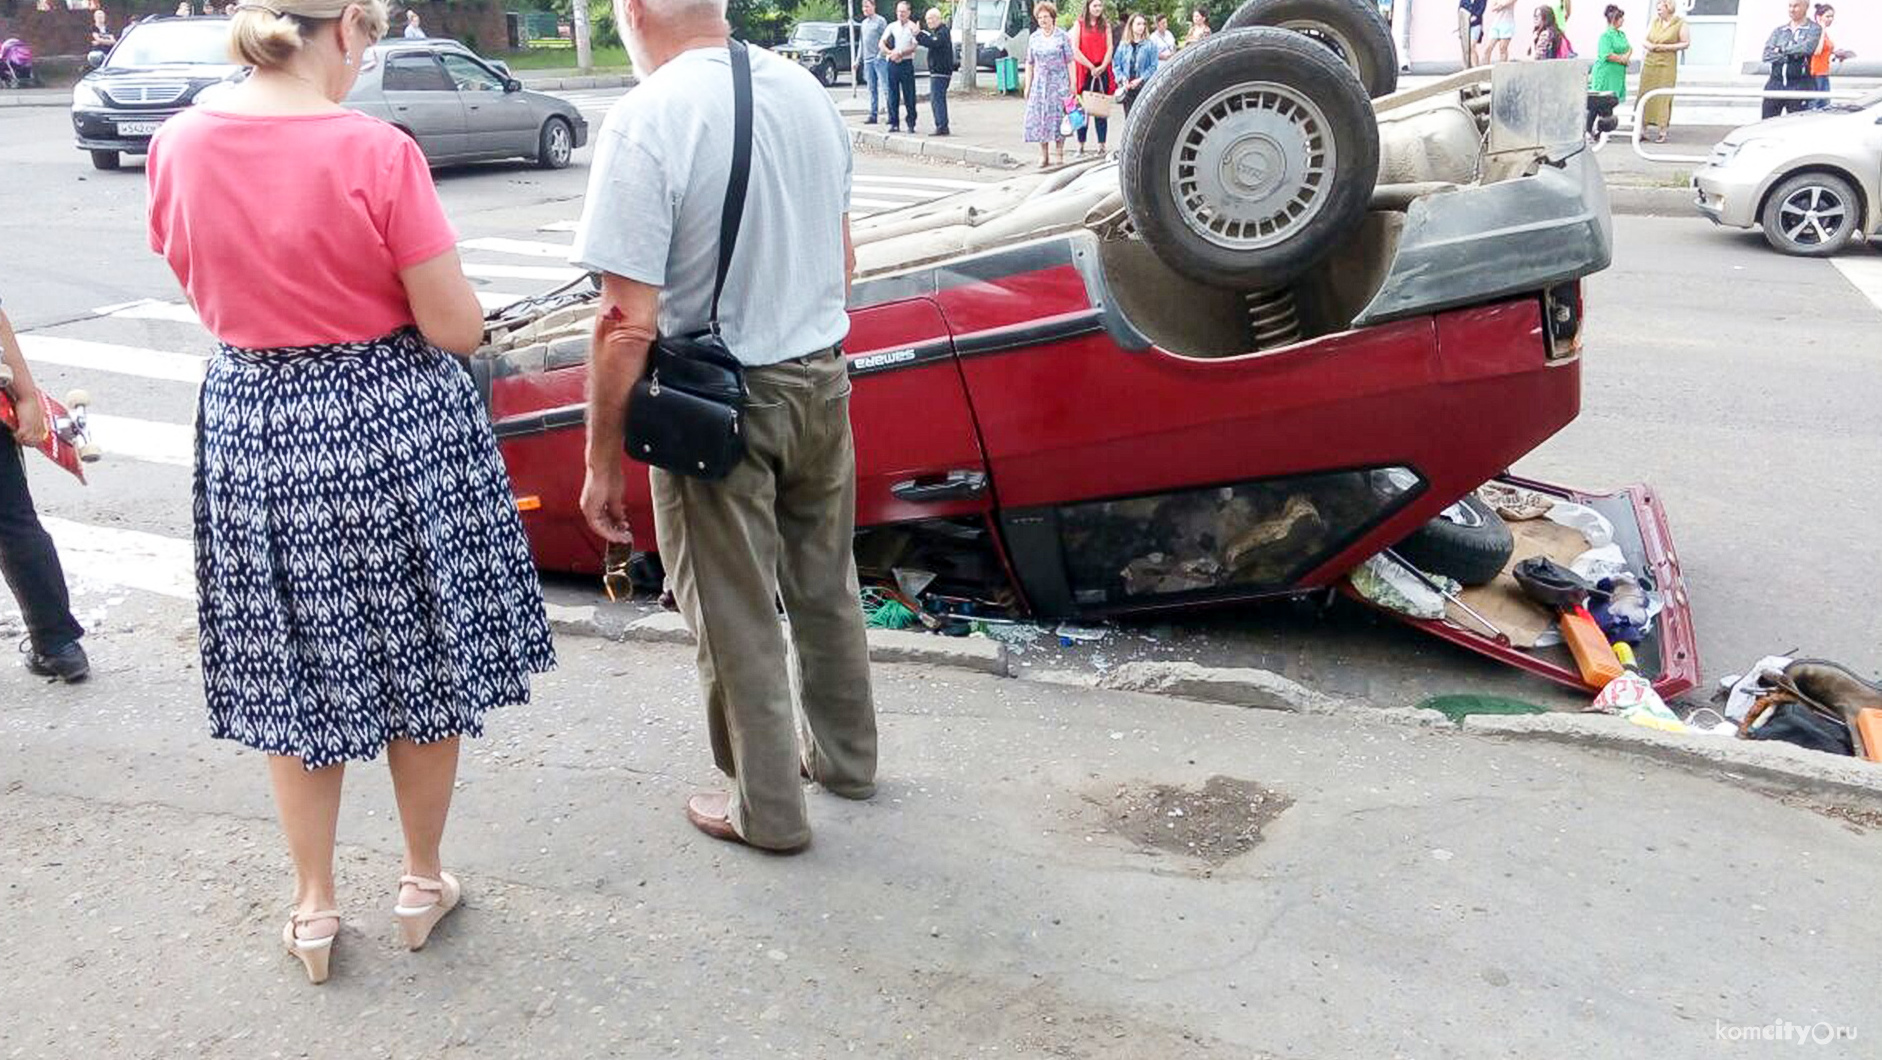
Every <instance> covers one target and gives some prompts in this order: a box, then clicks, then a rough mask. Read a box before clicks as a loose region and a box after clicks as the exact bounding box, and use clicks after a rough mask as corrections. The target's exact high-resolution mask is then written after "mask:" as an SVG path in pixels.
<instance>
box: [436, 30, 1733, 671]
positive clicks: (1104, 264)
mask: <svg viewBox="0 0 1882 1060" xmlns="http://www.w3.org/2000/svg"><path fill="white" fill-rule="evenodd" d="M1251 35H1252V37H1253V39H1240V38H1247V37H1250V36H1251ZM1283 36H1285V37H1289V38H1293V37H1298V36H1299V35H1298V34H1293V33H1283V32H1282V31H1278V30H1237V31H1232V32H1227V33H1223V34H1219V35H1217V36H1216V37H1215V38H1212V39H1211V41H1210V42H1206V43H1208V47H1207V48H1203V47H1200V46H1199V47H1198V48H1196V49H1189V50H1186V51H1185V52H1184V53H1182V55H1180V56H1179V58H1178V60H1177V61H1176V62H1175V63H1173V64H1172V68H1171V70H1170V71H1168V73H1170V74H1173V75H1175V76H1172V77H1170V79H1169V80H1167V81H1165V82H1163V83H1162V84H1161V86H1160V88H1161V89H1162V91H1163V93H1164V94H1163V95H1162V96H1157V95H1154V94H1152V93H1151V92H1148V91H1147V92H1146V94H1145V96H1144V97H1143V98H1142V100H1141V101H1140V102H1139V104H1138V107H1137V108H1136V109H1134V112H1133V122H1132V129H1133V131H1134V134H1133V136H1132V137H1131V138H1130V139H1129V140H1128V141H1127V143H1126V145H1125V152H1124V156H1125V157H1124V161H1123V162H1122V163H1113V162H1104V163H1097V164H1092V165H1087V166H1083V167H1073V168H1071V169H1068V170H1062V171H1058V172H1049V173H1041V174H1033V175H1027V176H1024V177H1019V178H1015V179H1013V180H1010V181H1007V182H1005V183H1002V184H998V185H991V186H989V187H987V188H986V189H984V190H977V191H972V192H967V193H963V194H962V195H959V196H955V197H953V198H950V199H946V200H941V201H939V202H936V203H932V204H929V205H927V206H925V207H923V208H920V209H919V210H916V211H906V212H902V213H897V214H893V215H889V216H886V217H879V218H872V219H870V220H868V221H865V222H862V223H861V224H859V225H858V226H857V227H856V230H855V238H856V242H857V244H858V248H857V249H858V256H859V278H858V281H857V283H856V285H855V288H854V292H853V296H852V300H851V307H850V313H851V321H852V330H851V333H850V336H849V339H848V341H847V343H846V348H847V352H848V356H849V361H850V372H851V376H852V379H853V380H854V390H853V394H852V402H851V409H852V412H851V415H852V422H853V426H854V431H855V437H856V450H857V459H858V493H857V524H858V527H859V532H858V544H857V548H858V557H859V563H860V565H861V567H862V568H863V570H864V572H865V577H866V578H867V577H868V576H869V575H870V574H872V573H873V574H875V575H877V576H879V577H886V576H887V572H889V571H892V570H894V569H897V568H909V567H918V568H920V569H922V570H923V571H926V572H930V573H932V574H934V575H935V579H934V581H933V583H932V585H931V587H930V588H929V589H928V590H927V591H929V592H932V593H936V594H939V595H940V596H942V597H947V598H954V599H961V600H972V601H978V602H980V603H981V604H982V605H983V606H988V607H1005V608H1007V609H1008V610H1009V611H1010V612H1012V613H1015V614H1021V615H1031V616H1035V617H1040V618H1048V617H1050V618H1061V617H1065V618H1099V617H1107V616H1116V615H1122V614H1126V613H1131V612H1145V611H1163V610H1170V609H1179V608H1193V607H1197V606H1201V605H1222V604H1228V603H1232V602H1236V601H1244V600H1250V599H1255V598H1260V597H1267V596H1276V595H1286V594H1298V593H1302V592H1305V591H1309V590H1314V589H1320V588H1327V587H1335V586H1339V585H1342V584H1343V583H1344V581H1345V578H1346V575H1347V573H1348V572H1349V571H1350V570H1352V569H1353V568H1354V567H1355V566H1356V565H1358V564H1360V563H1362V562H1364V561H1365V560H1367V559H1368V558H1369V557H1372V556H1374V555H1377V554H1379V553H1380V552H1381V551H1382V550H1385V549H1387V548H1389V547H1392V546H1394V545H1397V544H1399V543H1401V542H1405V541H1406V539H1407V538H1410V537H1414V536H1416V535H1417V534H1419V533H1420V532H1421V531H1422V530H1423V529H1424V528H1426V527H1427V524H1429V523H1431V522H1432V521H1433V520H1439V522H1440V523H1441V522H1442V519H1441V515H1442V513H1445V512H1447V510H1451V511H1455V510H1456V509H1455V507H1454V506H1456V505H1458V502H1460V500H1461V499H1463V498H1466V497H1468V496H1470V495H1471V494H1472V493H1473V491H1475V490H1477V489H1478V487H1480V486H1482V485H1483V484H1484V483H1485V482H1486V481H1489V480H1492V479H1496V478H1498V477H1500V476H1504V475H1505V474H1506V471H1507V469H1508V468H1509V467H1510V466H1511V464H1512V463H1513V462H1514V461H1516V460H1517V459H1518V458H1520V457H1522V456H1523V455H1524V454H1526V453H1528V452H1530V451H1531V450H1533V449H1534V448H1536V447H1537V446H1538V445H1539V444H1541V443H1542V442H1543V441H1545V440H1547V439H1548V438H1549V437H1550V436H1552V435H1553V434H1555V433H1556V432H1557V431H1559V430H1560V429H1561V428H1562V427H1563V426H1564V425H1566V424H1567V423H1569V422H1570V421H1571V420H1573V419H1574V418H1575V416H1576V415H1577V413H1578V411H1579V406H1580V397H1581V362H1582V357H1583V356H1584V351H1583V348H1582V333H1583V319H1582V314H1583V304H1582V298H1581V286H1580V280H1581V279H1582V278H1583V277H1585V276H1587V275H1589V274H1591V273H1593V272H1596V271H1598V270H1600V269H1602V268H1605V267H1606V265H1607V264H1608V260H1609V253H1610V221H1609V217H1608V212H1607V202H1606V192H1605V189H1604V186H1603V184H1602V182H1601V177H1600V174H1599V171H1598V169H1597V168H1596V166H1595V164H1594V162H1593V160H1592V158H1591V157H1590V156H1589V155H1588V153H1587V152H1586V150H1585V149H1584V148H1583V146H1582V143H1581V131H1580V112H1579V108H1580V106H1581V99H1582V94H1581V87H1580V84H1579V83H1575V78H1576V76H1577V75H1576V74H1575V72H1574V71H1573V70H1571V71H1568V73H1567V75H1566V76H1563V75H1561V74H1559V73H1556V72H1551V71H1543V72H1540V73H1537V72H1531V71H1524V70H1514V69H1509V68H1505V69H1503V70H1499V71H1498V73H1497V75H1496V77H1497V81H1496V83H1494V84H1488V83H1486V78H1487V75H1483V74H1474V75H1473V74H1466V75H1461V76H1460V77H1459V78H1455V79H1452V80H1451V81H1448V82H1443V83H1440V84H1438V85H1435V86H1430V87H1427V88H1424V89H1419V90H1414V91H1411V92H1404V93H1397V94H1395V95H1392V96H1387V97H1384V98H1382V99H1379V100H1376V101H1368V100H1367V97H1366V94H1365V92H1364V91H1363V89H1362V88H1361V87H1360V85H1359V84H1358V82H1357V81H1353V83H1352V84H1351V85H1350V86H1344V87H1342V88H1340V89H1339V90H1338V92H1329V91H1327V90H1325V88H1324V86H1323V85H1322V84H1321V83H1320V82H1319V81H1315V80H1313V79H1312V78H1308V79H1306V80H1303V79H1302V76H1301V75H1300V74H1299V73H1298V70H1299V69H1300V68H1302V66H1303V65H1308V64H1303V62H1302V60H1301V54H1302V53H1301V50H1300V47H1299V45H1298V43H1297V42H1295V41H1285V42H1283V43H1282V45H1276V44H1275V41H1276V40H1279V39H1280V38H1281V37H1283ZM1302 39H1305V38H1302ZM1308 48H1309V50H1311V51H1315V52H1319V53H1321V55H1323V56H1326V55H1332V54H1333V53H1331V52H1329V51H1328V50H1327V49H1325V48H1323V47H1321V46H1320V45H1319V44H1317V43H1311V42H1310V43H1309V45H1308ZM1185 57H1187V58H1185ZM1251 57H1252V58H1251ZM1186 64H1187V65H1186ZM1534 65H1536V66H1551V65H1554V64H1534ZM1569 65H1572V64H1569ZM1328 67H1330V68H1332V69H1335V70H1339V71H1346V70H1347V67H1346V66H1345V65H1343V64H1341V63H1339V62H1338V59H1337V56H1334V57H1333V58H1332V59H1331V60H1329V61H1326V62H1321V63H1319V65H1317V66H1313V69H1312V71H1311V72H1312V74H1313V76H1314V77H1320V78H1321V79H1322V80H1325V77H1324V76H1323V75H1325V68H1328ZM1185 71H1188V72H1187V73H1185ZM1160 76H1162V75H1160ZM1346 76H1347V78H1348V80H1352V78H1351V74H1350V72H1348V73H1347V74H1346ZM1518 77H1521V78H1525V79H1527V80H1524V81H1523V82H1522V83H1521V84H1517V83H1506V79H1512V78H1518ZM1551 77H1553V80H1549V78H1551ZM1562 85H1567V86H1569V87H1568V88H1567V89H1566V90H1564V91H1563V92H1561V93H1559V95H1560V98H1561V99H1562V100H1563V101H1564V102H1563V103H1562V105H1561V106H1560V107H1558V108H1557V109H1558V110H1561V111H1562V112H1563V115H1565V116H1555V115H1551V114H1548V113H1538V106H1539V104H1538V103H1537V100H1538V99H1541V98H1543V97H1545V96H1547V95H1548V91H1549V90H1550V89H1551V87H1552V86H1555V87H1559V86H1562ZM1500 100H1509V101H1510V103H1509V105H1508V106H1500V105H1499V101H1500ZM1354 101H1357V102H1356V103H1355V102H1354ZM1355 106H1356V107H1359V108H1363V110H1360V111H1359V113H1360V114H1361V115H1362V116H1363V117H1364V123H1363V128H1357V129H1356V128H1355V127H1353V122H1351V121H1349V120H1347V119H1346V117H1344V116H1343V111H1342V110H1341V108H1346V109H1347V110H1351V109H1353V107H1355ZM1542 109H1545V110H1546V109H1547V108H1542ZM1145 114H1150V115H1153V116H1158V115H1160V116H1161V120H1162V125H1161V126H1159V125H1158V124H1157V122H1156V121H1154V120H1146V119H1145V118H1144V115H1145ZM1158 128H1160V130H1161V131H1160V133H1159V134H1158V135H1160V136H1161V140H1159V139H1158V138H1157V136H1153V135H1151V134H1150V133H1148V132H1144V133H1142V134H1137V133H1136V131H1137V130H1149V129H1158ZM1368 145H1370V149H1369V150H1368ZM1355 167H1357V168H1355ZM1354 187H1358V188H1359V189H1360V191H1359V194H1358V196H1357V199H1356V200H1355V199H1354V196H1353V188H1354ZM1355 202H1356V205H1355ZM1303 241H1304V243H1303ZM1316 241H1317V242H1316ZM1305 244H1314V245H1312V246H1311V247H1309V252H1306V253H1303V252H1302V248H1303V245H1305ZM1238 256H1239V257H1238ZM1225 263H1226V264H1227V265H1230V266H1234V267H1233V268H1225V267H1224V264H1225ZM593 297H594V296H593V294H592V292H591V291H577V292H572V293H564V294H561V295H559V296H556V297H552V298H548V299H545V300H542V301H538V302H534V303H529V304H525V305H521V306H517V307H512V308H511V309H510V310H507V311H505V312H502V313H499V314H494V315H493V319H492V321H491V323H490V329H489V342H488V344H487V345H486V347H485V348H484V349H483V350H482V351H481V352H480V353H479V355H478V356H477V357H476V358H475V359H474V361H473V370H474V372H475V374H476V376H477V378H478V379H479V381H480V385H481V386H482V387H483V388H484V390H485V393H486V394H487V396H488V402H489V407H490V412H491V417H492V421H493V424H494V427H495V430H496V433H497V435H498V438H499V440H500V445H501V447H502V451H503V455H504V458H505V460H506V462H507V464H508V467H509V471H510V474H511V477H512V479H513V481H514V483H515V489H516V492H517V494H518V498H519V507H521V508H522V509H523V510H524V514H523V518H524V522H525V525H526V527H527V528H528V531H529V535H530V539H531V543H532V546H533V548H534V551H535V555H536V558H537V562H538V563H539V564H540V565H541V566H542V567H543V568H544V569H547V570H555V571H570V572H597V571H599V570H600V569H601V567H602V565H603V555H604V546H603V543H602V542H601V541H600V540H599V539H597V538H596V537H594V536H593V535H592V534H591V533H590V532H589V531H588V530H587V529H586V527H585V526H584V524H583V522H582V518H581V516H580V513H579V511H578V509H577V497H578V494H579V490H580V487H581V481H582V465H583V460H582V448H583V439H582V420H583V405H582V403H583V400H584V383H585V374H586V370H585V360H586V354H587V335H588V330H589V326H590V322H591V319H592V304H593ZM629 482H630V484H631V485H630V494H629V498H628V510H629V513H630V517H631V519H632V521H633V523H634V525H635V526H636V527H637V528H638V529H639V531H640V532H641V533H642V534H643V535H645V536H647V537H651V534H652V528H653V520H652V517H651V506H650V502H649V496H648V488H647V481H646V476H645V475H630V476H629ZM1521 485H1523V486H1525V487H1527V488H1530V489H1533V490H1539V491H1542V492H1544V493H1547V494H1551V495H1554V496H1558V497H1562V498H1565V499H1571V500H1576V501H1579V502H1582V503H1585V504H1586V505H1588V506H1590V507H1593V508H1595V509H1597V510H1598V511H1600V512H1601V513H1602V514H1603V515H1605V516H1606V517H1607V519H1608V520H1609V522H1611V523H1612V525H1613V527H1614V537H1615V541H1616V543H1617V544H1618V545H1619V546H1620V547H1621V550H1622V552H1623V553H1624V555H1625V557H1626V559H1627V562H1628V565H1629V566H1630V567H1631V568H1632V569H1634V570H1636V571H1638V572H1639V573H1640V574H1641V575H1643V576H1644V577H1646V578H1647V579H1649V580H1650V582H1651V584H1653V585H1654V586H1655V587H1656V588H1657V590H1658V593H1659V594H1660V597H1661V599H1662V600H1663V601H1664V603H1665V606H1664V609H1663V610H1662V611H1661V612H1660V614H1659V618H1658V621H1657V623H1656V625H1655V627H1654V630H1653V633H1652V635H1651V636H1650V637H1649V638H1647V640H1646V641H1645V642H1644V643H1642V644H1641V645H1640V647H1639V649H1638V656H1639V660H1640V666H1641V669H1642V672H1643V673H1645V674H1647V675H1648V676H1649V677H1650V678H1652V679H1653V680H1654V682H1655V684H1656V687H1657V688H1658V689H1659V690H1660V691H1661V693H1662V694H1663V695H1672V694H1675V693H1678V692H1681V691H1685V690H1686V689H1689V688H1691V687H1692V686H1693V685H1694V684H1695V683H1696V681H1697V677H1698V659H1697V655H1696V651H1695V648H1694V641H1693V635H1692V629H1691V623H1690V617H1689V613H1688V611H1687V608H1686V602H1685V590H1684V587H1683V583H1682V581H1681V577H1680V572H1679V568H1678V562H1677V557H1676V556H1675V554H1674V551H1673V547H1672V543H1671V538H1670V535H1669V533H1668V528H1667V524H1666V521H1665V519H1664V517H1663V514H1662V513H1661V511H1660V509H1659V506H1658V503H1657V501H1656V500H1655V498H1654V496H1653V494H1652V493H1651V492H1650V491H1648V490H1646V489H1645V488H1644V487H1634V488H1630V489H1627V490H1623V491H1620V492H1616V493H1612V494H1602V495H1589V494H1584V493H1580V492H1577V491H1573V490H1568V489H1564V488H1561V487H1556V486H1551V485H1548V484H1544V483H1536V482H1526V483H1521ZM642 546H643V547H650V548H653V549H655V550H657V543H656V542H652V541H645V542H643V543H642ZM1496 562H1497V563H1498V564H1500V563H1502V562H1503V559H1502V558H1501V557H1499V558H1498V559H1497V561H1496ZM1439 565H1440V566H1441V565H1442V564H1441V563H1440V564H1439ZM1439 573H1443V572H1439ZM1415 624H1417V625H1420V626H1422V627H1423V628H1426V629H1427V630H1429V631H1431V632H1433V633H1436V634H1438V635H1441V636H1444V637H1446V638H1448V639H1451V640H1453V641H1456V642H1458V643H1462V644H1465V645H1467V646H1470V647H1472V648H1474V649H1476V650H1479V651H1482V652H1485V653H1487V654H1490V655H1493V656H1496V657H1498V658H1501V659H1504V660H1505V661H1508V662H1511V663H1514V664H1516V665H1519V666H1522V667H1524V668H1526V669H1529V670H1532V671H1534V672H1536V673H1539V674H1542V675H1544V676H1547V677H1550V678H1553V679H1555V680H1559V681H1562V682H1564V683H1568V684H1574V685H1580V683H1581V680H1580V677H1579V676H1578V674H1577V673H1576V671H1575V669H1574V667H1573V666H1572V664H1571V663H1570V662H1569V660H1568V656H1567V653H1566V652H1564V651H1562V650H1561V649H1559V648H1557V649H1537V648H1533V647H1528V646H1522V645H1518V644H1515V643H1512V642H1511V641H1510V640H1509V639H1508V638H1507V637H1505V636H1503V635H1502V634H1501V633H1500V632H1499V633H1492V632H1491V631H1489V630H1487V629H1484V628H1481V627H1480V626H1479V625H1478V624H1475V623H1472V622H1468V621H1459V620H1455V619H1451V618H1446V619H1439V620H1427V621H1422V622H1416V623H1415Z"/></svg>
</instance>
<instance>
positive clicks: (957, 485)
mask: <svg viewBox="0 0 1882 1060" xmlns="http://www.w3.org/2000/svg"><path fill="white" fill-rule="evenodd" d="M986 491H987V476H986V474H985V473H984V472H980V471H950V472H948V473H947V474H946V475H944V476H942V477H941V478H940V479H938V480H937V479H934V478H932V477H931V478H929V479H927V480H926V481H924V480H922V479H918V478H908V479H903V480H902V481H900V482H897V483H896V484H895V485H893V486H890V487H889V492H890V493H893V494H895V495H896V496H897V497H898V498H900V499H902V500H905V501H912V502H914V503H916V504H927V503H932V502H934V501H952V500H959V499H961V498H963V497H978V496H980V495H981V494H982V493H985V492H986Z"/></svg>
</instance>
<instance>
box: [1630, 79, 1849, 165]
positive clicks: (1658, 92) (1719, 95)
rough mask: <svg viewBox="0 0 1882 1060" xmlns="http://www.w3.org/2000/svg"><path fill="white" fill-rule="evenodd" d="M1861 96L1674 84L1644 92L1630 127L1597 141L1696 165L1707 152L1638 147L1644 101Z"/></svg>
mask: <svg viewBox="0 0 1882 1060" xmlns="http://www.w3.org/2000/svg"><path fill="white" fill-rule="evenodd" d="M1864 95H1866V93H1863V92H1847V91H1846V92H1836V91H1831V92H1793V91H1769V92H1767V91H1765V90H1763V89H1758V88H1725V87H1718V86H1696V87H1693V88H1681V87H1679V86H1678V85H1674V86H1673V87H1671V88H1656V89H1654V90H1653V91H1651V92H1648V93H1646V94H1645V95H1642V96H1641V97H1640V98H1639V99H1637V100H1635V101H1634V113H1633V116H1632V119H1631V120H1632V126H1631V127H1630V128H1621V129H1615V130H1614V131H1613V132H1612V133H1604V134H1603V135H1602V137H1601V142H1602V143H1605V142H1606V141H1607V138H1608V137H1609V136H1614V135H1626V136H1627V137H1628V138H1630V139H1631V140H1633V143H1634V154H1636V155H1639V156H1640V157H1641V158H1644V159H1646V160H1647V161H1649V162H1669V163H1688V164H1690V163H1696V162H1705V161H1707V160H1708V159H1710V158H1711V157H1712V156H1711V155H1710V154H1709V153H1708V154H1703V155H1679V154H1672V153H1670V152H1652V151H1648V150H1646V149H1645V148H1643V147H1642V146H1641V144H1642V140H1641V136H1642V135H1643V134H1644V133H1645V132H1646V129H1647V127H1646V126H1645V125H1643V124H1642V123H1641V121H1640V115H1641V113H1642V112H1643V111H1644V110H1645V109H1646V106H1647V101H1648V100H1652V99H1658V98H1660V97H1661V96H1685V97H1687V98H1689V99H1716V100H1724V101H1727V102H1741V103H1752V102H1759V103H1762V102H1763V101H1765V100H1767V99H1807V100H1821V101H1823V102H1825V103H1842V102H1847V101H1849V100H1852V99H1860V98H1861V97H1862V96H1864ZM1756 120H1757V119H1756V118H1753V119H1751V120H1749V121H1746V122H1743V123H1742V124H1745V125H1749V124H1751V122H1752V121H1756Z"/></svg>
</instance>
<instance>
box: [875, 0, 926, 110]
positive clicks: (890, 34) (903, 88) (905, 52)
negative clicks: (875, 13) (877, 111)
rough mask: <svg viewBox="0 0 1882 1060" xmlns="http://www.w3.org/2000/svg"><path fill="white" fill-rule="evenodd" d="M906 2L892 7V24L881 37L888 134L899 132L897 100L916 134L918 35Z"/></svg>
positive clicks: (905, 0) (904, 0)
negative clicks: (886, 87) (887, 87)
mask: <svg viewBox="0 0 1882 1060" xmlns="http://www.w3.org/2000/svg"><path fill="white" fill-rule="evenodd" d="M909 10H910V9H909V6H908V0H902V2H901V3H899V4H896V5H895V21H894V22H892V23H890V24H889V28H888V29H886V30H884V31H883V33H882V46H881V51H882V60H883V63H882V65H883V69H884V70H885V72H886V73H887V74H888V82H889V131H890V132H901V131H902V129H901V125H900V123H899V122H898V121H897V119H896V110H895V105H896V102H897V101H898V100H900V101H901V102H902V103H903V104H904V105H905V107H906V109H907V111H908V131H909V132H911V133H912V132H914V131H915V47H916V45H917V44H918V43H919V42H918V41H917V40H916V39H915V35H916V34H917V33H919V32H920V30H919V29H918V28H916V26H915V20H914V19H913V18H911V17H910V16H909Z"/></svg>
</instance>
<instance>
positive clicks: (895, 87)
mask: <svg viewBox="0 0 1882 1060" xmlns="http://www.w3.org/2000/svg"><path fill="white" fill-rule="evenodd" d="M882 72H883V79H884V80H886V81H887V82H888V85H889V94H888V99H887V101H886V102H887V105H888V108H889V131H890V132H901V131H902V64H901V63H898V62H889V61H887V60H884V61H883V63H882Z"/></svg>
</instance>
